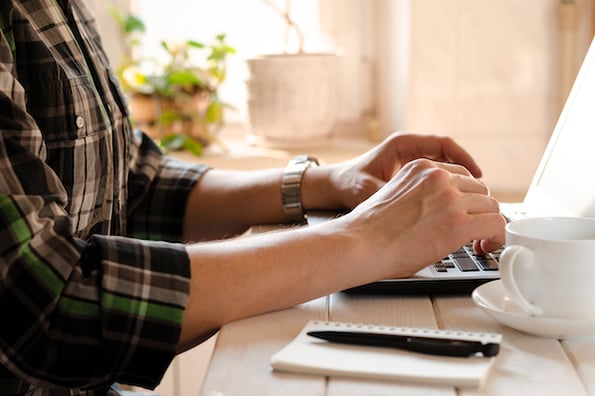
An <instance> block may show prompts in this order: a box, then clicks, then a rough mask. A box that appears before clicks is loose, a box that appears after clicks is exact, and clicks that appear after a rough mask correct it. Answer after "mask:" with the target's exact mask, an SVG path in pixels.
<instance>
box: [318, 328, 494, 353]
mask: <svg viewBox="0 0 595 396" xmlns="http://www.w3.org/2000/svg"><path fill="white" fill-rule="evenodd" d="M308 335H309V336H312V337H316V338H320V339H323V340H326V341H329V342H333V343H339V344H350V345H365V346H376V347H385V348H398V349H403V350H407V351H411V352H419V353H425V354H430V355H440V356H455V357H469V356H473V355H475V354H478V353H481V354H482V355H483V356H484V357H492V356H496V355H497V354H498V352H499V350H500V344H498V343H491V342H490V343H483V342H480V341H469V340H458V339H450V338H433V337H423V336H421V337H420V336H410V335H400V334H385V333H368V332H356V331H337V330H327V331H310V332H308Z"/></svg>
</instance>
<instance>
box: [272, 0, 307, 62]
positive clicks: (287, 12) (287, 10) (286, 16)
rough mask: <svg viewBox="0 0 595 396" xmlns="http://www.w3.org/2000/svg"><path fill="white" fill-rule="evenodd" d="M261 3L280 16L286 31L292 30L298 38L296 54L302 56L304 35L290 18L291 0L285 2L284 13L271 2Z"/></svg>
mask: <svg viewBox="0 0 595 396" xmlns="http://www.w3.org/2000/svg"><path fill="white" fill-rule="evenodd" d="M262 1H264V3H265V4H266V5H268V6H269V7H271V8H272V9H273V11H275V12H276V13H277V14H279V15H280V16H281V18H283V19H284V20H285V23H287V27H288V29H293V30H294V31H295V34H296V35H297V38H298V53H299V54H302V53H303V52H304V34H303V33H302V31H301V30H300V28H299V27H298V25H297V24H296V23H295V22H294V20H293V19H292V18H291V0H285V11H283V10H282V9H280V8H279V7H277V6H276V5H275V4H274V3H273V2H272V1H271V0H262ZM286 47H287V43H286Z"/></svg>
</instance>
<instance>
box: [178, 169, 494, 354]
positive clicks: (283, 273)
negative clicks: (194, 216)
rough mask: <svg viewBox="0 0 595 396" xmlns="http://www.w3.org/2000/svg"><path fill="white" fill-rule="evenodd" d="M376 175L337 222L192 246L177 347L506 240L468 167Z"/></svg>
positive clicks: (484, 192) (483, 189)
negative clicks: (372, 188)
mask: <svg viewBox="0 0 595 396" xmlns="http://www.w3.org/2000/svg"><path fill="white" fill-rule="evenodd" d="M384 168H385V170H387V171H388V170H389V169H390V168H394V166H389V167H384ZM389 173H390V172H389ZM387 174H388V173H387ZM379 180H380V181H379V182H378V184H379V185H381V187H380V188H379V189H378V190H377V191H376V192H374V193H373V194H372V195H371V196H370V198H368V199H367V200H365V201H363V202H362V203H360V204H359V205H358V206H357V207H355V208H354V210H352V211H351V212H350V213H349V214H347V215H345V216H343V217H341V218H339V219H336V220H333V221H330V222H327V223H324V224H321V225H318V226H315V227H305V228H298V229H292V230H289V231H284V232H278V233H272V234H264V235H259V236H255V237H250V238H246V239H240V240H228V241H222V242H214V243H203V244H197V245H191V246H189V247H188V252H189V254H190V258H191V268H192V280H191V288H190V289H191V292H190V300H189V304H188V306H187V307H186V311H185V314H184V323H183V327H182V335H181V340H180V342H181V346H182V347H187V346H189V345H192V344H193V343H195V342H196V340H200V339H201V338H202V337H203V336H204V334H208V333H210V332H212V331H213V330H214V329H216V328H218V327H220V326H221V325H223V324H225V323H228V322H230V321H233V320H237V319H240V318H245V317H247V316H251V315H255V314H259V313H262V312H267V311H271V310H276V309H281V308H285V307H289V306H292V305H295V304H298V303H301V302H304V301H307V300H309V299H312V298H315V297H318V296H322V295H325V294H328V293H330V292H334V291H338V290H342V289H345V288H349V287H352V286H355V285H359V284H363V283H368V282H372V281H376V280H379V279H383V278H386V277H404V276H409V275H411V274H413V273H415V272H416V271H418V270H419V269H421V268H423V267H424V266H426V265H428V264H431V263H432V262H434V261H435V260H436V259H438V258H440V257H443V256H444V255H445V254H446V253H448V252H450V251H452V250H454V249H456V248H458V247H460V246H461V245H463V244H464V243H467V242H468V241H469V240H472V239H474V238H477V239H483V240H489V241H492V242H493V243H500V244H501V243H502V242H503V229H504V219H503V218H502V217H501V216H500V215H499V208H498V203H497V202H496V201H495V200H494V199H493V198H491V197H490V196H489V195H488V194H487V188H486V187H485V185H483V183H481V182H480V181H478V180H477V179H475V178H474V177H472V176H471V174H470V173H469V172H468V171H467V170H466V169H465V168H463V167H461V166H459V165H453V164H445V163H437V162H434V161H431V160H426V159H417V160H412V161H409V162H407V163H406V164H405V165H404V166H402V167H398V170H397V172H396V174H395V175H394V176H392V175H391V176H389V179H388V180H387V181H386V182H384V180H383V179H382V178H380V179H379ZM337 184H342V183H337ZM428 240H431V241H432V244H427V242H426V241H428ZM371 256H372V257H373V260H370V257H371ZM364 263H365V264H364ZM205 298H206V299H208V302H206V301H205Z"/></svg>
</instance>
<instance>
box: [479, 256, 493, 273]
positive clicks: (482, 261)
mask: <svg viewBox="0 0 595 396" xmlns="http://www.w3.org/2000/svg"><path fill="white" fill-rule="evenodd" d="M475 259H476V260H477V262H478V264H479V266H480V267H481V269H483V270H484V271H498V262H497V261H496V260H494V259H493V258H491V257H487V256H475Z"/></svg>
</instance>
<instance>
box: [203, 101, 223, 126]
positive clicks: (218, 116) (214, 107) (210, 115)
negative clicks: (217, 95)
mask: <svg viewBox="0 0 595 396" xmlns="http://www.w3.org/2000/svg"><path fill="white" fill-rule="evenodd" d="M206 117H207V121H208V122H210V123H212V124H214V123H219V122H222V121H223V104H222V103H221V102H219V101H213V102H211V104H209V106H208V107H207V111H206Z"/></svg>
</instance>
